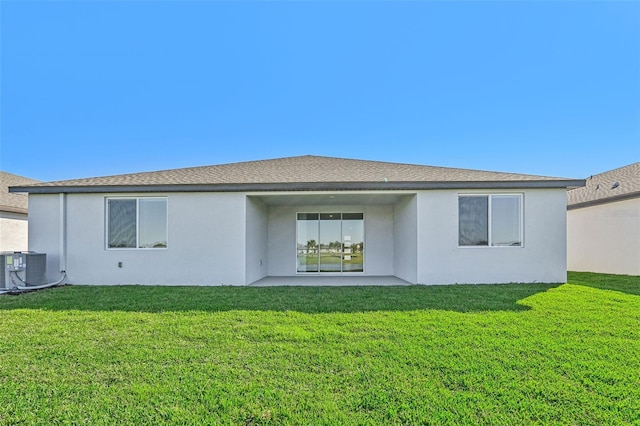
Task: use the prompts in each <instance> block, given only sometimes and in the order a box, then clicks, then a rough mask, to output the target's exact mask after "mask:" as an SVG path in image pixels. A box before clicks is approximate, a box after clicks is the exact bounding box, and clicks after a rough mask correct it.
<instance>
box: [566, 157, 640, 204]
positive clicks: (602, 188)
mask: <svg viewBox="0 0 640 426" xmlns="http://www.w3.org/2000/svg"><path fill="white" fill-rule="evenodd" d="M616 183H617V185H615V184H616ZM635 197H640V162H638V163H633V164H629V165H628V166H624V167H620V168H618V169H614V170H609V171H608V172H604V173H600V174H597V175H593V176H591V177H589V178H587V179H586V185H585V186H583V187H582V188H576V189H572V190H570V191H569V192H568V193H567V206H568V207H569V209H576V208H580V207H588V206H590V205H595V204H604V203H609V202H613V201H618V200H623V199H627V198H635Z"/></svg>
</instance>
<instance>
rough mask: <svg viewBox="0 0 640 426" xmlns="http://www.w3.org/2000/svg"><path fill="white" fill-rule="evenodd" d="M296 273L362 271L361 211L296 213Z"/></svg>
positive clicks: (362, 229)
mask: <svg viewBox="0 0 640 426" xmlns="http://www.w3.org/2000/svg"><path fill="white" fill-rule="evenodd" d="M296 226H297V233H296V235H297V237H296V258H297V269H296V270H297V272H333V273H336V272H337V273H340V272H364V215H363V214H362V213H298V216H297V225H296Z"/></svg>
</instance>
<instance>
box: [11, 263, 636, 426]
mask: <svg viewBox="0 0 640 426" xmlns="http://www.w3.org/2000/svg"><path fill="white" fill-rule="evenodd" d="M87 423H90V424H162V423H172V424H176V423H177V424H243V425H252V424H305V425H306V424H330V425H334V424H429V423H431V424H474V423H484V424H511V425H516V424H518V425H519V424H534V423H535V424H540V423H542V424H549V423H552V424H578V425H581V424H584V425H591V424H640V278H638V277H624V276H609V275H596V274H578V273H572V274H570V279H569V284H562V285H553V284H535V285H485V286H436V287H426V286H425V287H423V286H410V287H394V288H379V287H362V288H359V287H342V288H340V287H322V288H309V287H305V288H300V287H283V288H251V287H249V288H232V287H213V288H197V287H137V286H124V287H73V286H69V287H62V288H56V289H52V290H47V291H41V292H35V293H30V294H24V295H21V296H0V424H43V425H45V424H46V425H49V424H87Z"/></svg>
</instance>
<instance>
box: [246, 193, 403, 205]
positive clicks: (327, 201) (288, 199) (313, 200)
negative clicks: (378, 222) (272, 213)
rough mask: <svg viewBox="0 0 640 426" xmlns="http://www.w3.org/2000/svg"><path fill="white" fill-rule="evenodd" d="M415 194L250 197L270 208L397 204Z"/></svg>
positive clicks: (316, 194) (319, 194)
mask: <svg viewBox="0 0 640 426" xmlns="http://www.w3.org/2000/svg"><path fill="white" fill-rule="evenodd" d="M413 195H415V194H413V193H397V192H396V193H359V194H358V193H348V194H345V193H330V192H323V193H314V194H300V193H289V194H260V195H250V197H251V198H256V199H259V200H260V201H262V202H263V203H265V204H267V205H269V206H362V205H381V204H382V205H384V204H387V205H389V204H395V203H397V202H398V201H399V200H400V199H401V198H403V197H411V196H413Z"/></svg>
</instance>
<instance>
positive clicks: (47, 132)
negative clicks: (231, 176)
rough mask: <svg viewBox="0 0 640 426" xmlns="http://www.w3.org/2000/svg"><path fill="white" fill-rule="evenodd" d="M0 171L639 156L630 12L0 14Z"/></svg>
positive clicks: (123, 7) (87, 5) (502, 162)
mask: <svg viewBox="0 0 640 426" xmlns="http://www.w3.org/2000/svg"><path fill="white" fill-rule="evenodd" d="M0 8H1V9H0V19H1V22H0V23H1V26H0V28H1V30H0V31H1V34H0V35H1V38H0V50H1V53H0V59H1V63H0V71H1V75H0V77H1V93H0V95H1V98H0V100H1V122H0V137H1V141H0V142H1V152H0V155H1V157H0V161H1V163H0V166H1V168H2V170H4V171H8V172H11V173H15V174H19V175H24V176H28V177H32V178H35V179H41V180H58V179H67V178H78V177H88V176H99V175H109V174H119V173H129V172H137V171H148V170H161V169H168V168H178V167H189V166H197V165H206V164H219V163H227V162H236V161H245V160H255V159H264V158H275V157H284V156H293V155H303V154H316V155H327V156H336V157H347V158H361V159H371V160H383V161H396V162H406V163H416V164H429V165H439V166H451V167H463V168H474V169H487V170H498V171H511V172H521V173H532V174H542V175H552V176H566V177H586V176H588V175H590V174H595V173H598V172H602V171H606V170H609V169H612V168H615V167H620V166H623V165H626V164H629V163H632V162H636V161H640V2H631V1H630V2H622V1H620V2H614V1H611V2H553V1H541V2H515V1H514V2H506V1H491V2H480V1H478V2H461V1H457V2H428V1H424V2H422V1H411V2H386V1H385V2H382V1H377V2H365V1H350V2H340V1H317V2H307V1H277V2H269V1H253V2H250V1H237V2H224V1H193V2H182V1H181V2H177V1H164V2H154V1H87V2H81V1H70V2H61V1H44V2H37V1H12V0H4V1H2V2H0Z"/></svg>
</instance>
